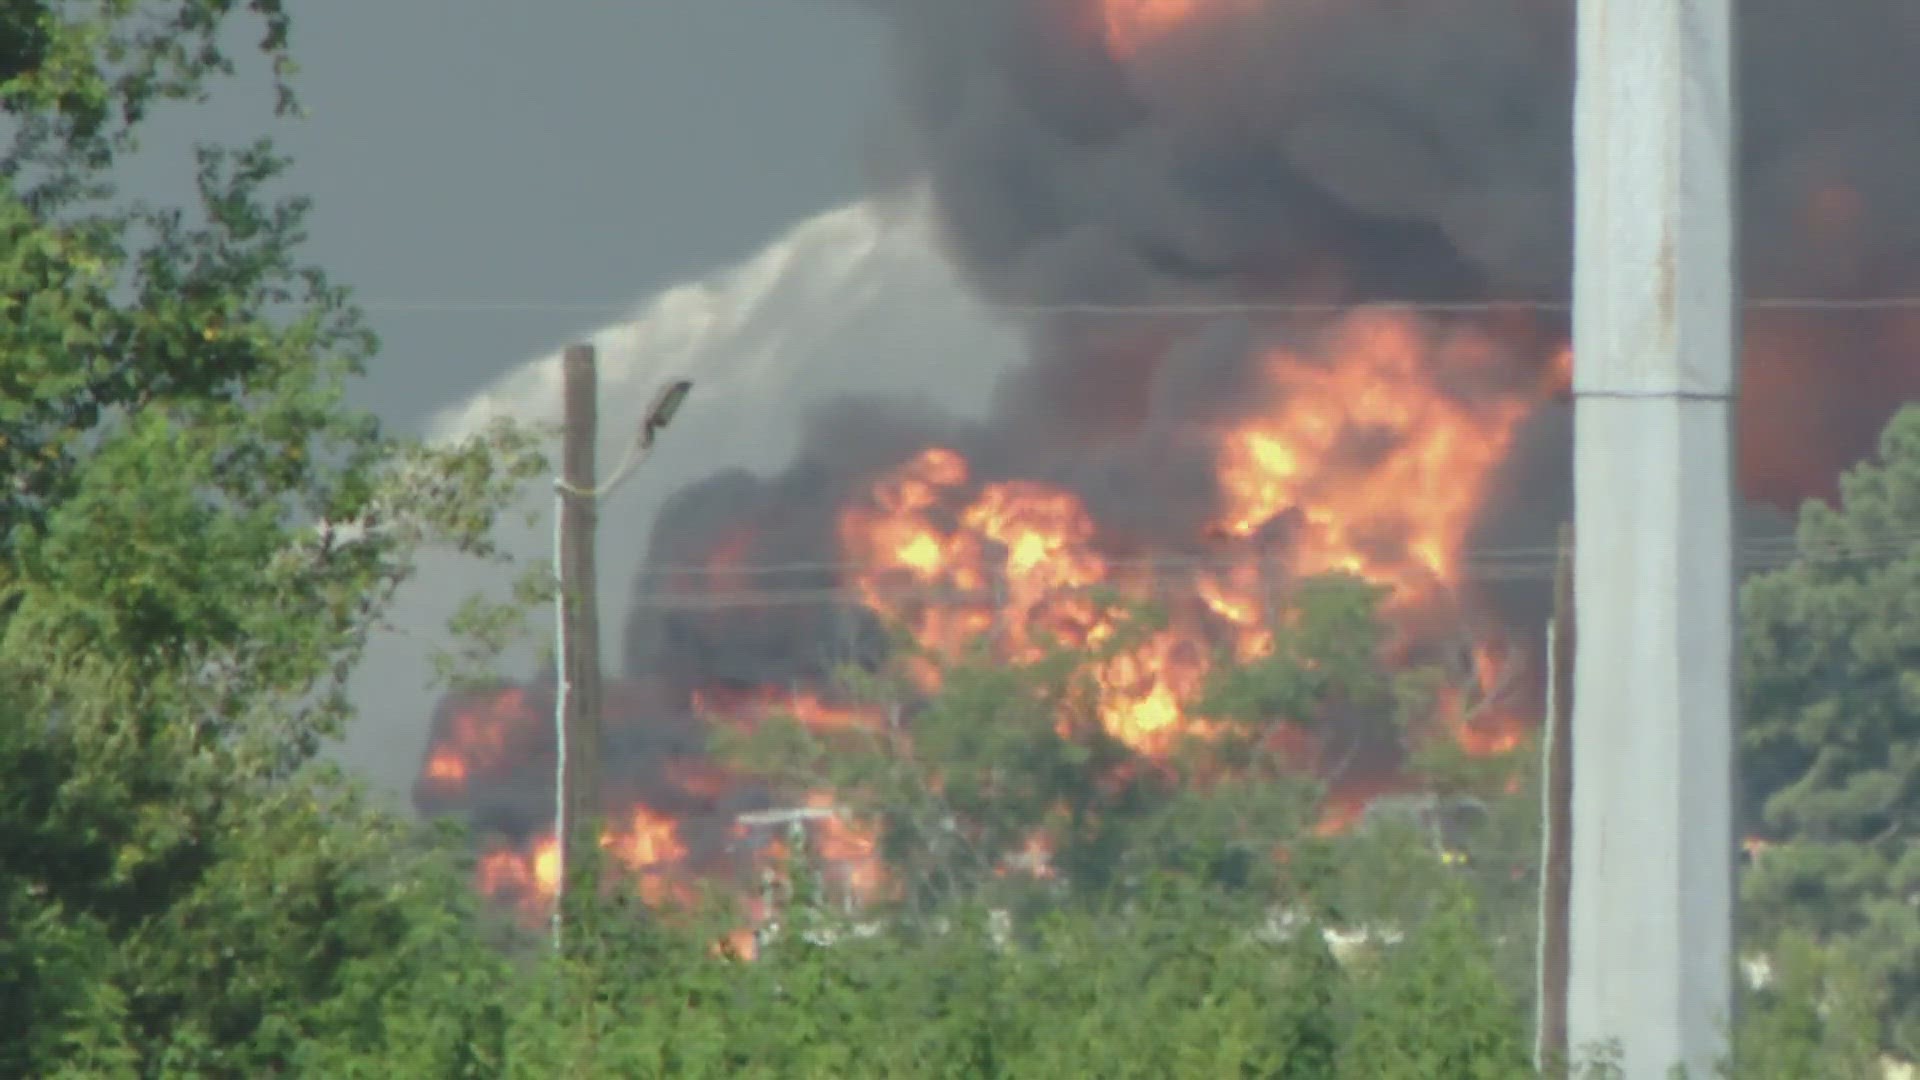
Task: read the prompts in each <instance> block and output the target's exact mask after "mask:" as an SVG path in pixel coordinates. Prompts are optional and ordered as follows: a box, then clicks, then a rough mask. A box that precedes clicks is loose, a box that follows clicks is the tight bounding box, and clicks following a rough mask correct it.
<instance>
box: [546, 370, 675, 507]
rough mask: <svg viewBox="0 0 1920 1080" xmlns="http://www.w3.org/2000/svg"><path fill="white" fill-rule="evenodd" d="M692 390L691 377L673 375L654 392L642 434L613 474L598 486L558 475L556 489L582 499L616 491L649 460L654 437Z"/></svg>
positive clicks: (662, 429) (628, 449) (641, 422)
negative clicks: (578, 482)
mask: <svg viewBox="0 0 1920 1080" xmlns="http://www.w3.org/2000/svg"><path fill="white" fill-rule="evenodd" d="M692 391H693V380H692V379H674V380H672V381H670V382H668V383H667V385H665V386H663V387H661V388H660V392H659V393H657V394H655V395H654V396H653V403H652V404H651V405H648V406H647V411H646V414H645V415H644V416H643V417H642V418H641V420H640V433H639V435H638V436H637V437H635V439H634V440H633V442H632V444H631V445H629V446H628V447H627V453H626V456H625V457H623V458H621V459H620V464H619V466H618V467H616V468H615V469H614V470H613V475H612V476H610V477H608V478H607V481H606V483H603V484H600V485H599V486H597V487H591V488H582V487H577V486H575V485H573V484H569V483H567V482H566V481H565V480H558V479H556V480H555V481H554V482H553V487H554V490H555V491H558V492H561V493H562V494H566V495H572V496H575V497H576V498H582V499H601V498H605V497H606V496H608V495H611V494H613V492H614V489H616V488H618V487H619V486H620V485H621V484H623V483H625V482H626V481H627V479H628V478H629V477H631V476H632V475H633V471H634V470H635V469H637V468H639V467H640V463H641V462H642V461H645V460H646V458H647V452H648V451H649V450H651V449H653V440H654V439H655V438H656V437H658V435H659V434H660V432H661V431H664V430H665V429H666V426H667V425H668V424H670V423H672V422H673V418H674V416H676V415H677V414H678V413H679V412H680V406H681V405H682V404H683V403H684V402H685V401H686V400H687V395H688V394H689V393H691V392H692Z"/></svg>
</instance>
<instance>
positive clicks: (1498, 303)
mask: <svg viewBox="0 0 1920 1080" xmlns="http://www.w3.org/2000/svg"><path fill="white" fill-rule="evenodd" d="M646 303H647V301H632V300H561V299H552V300H548V299H537V298H522V299H510V298H499V299H484V298H457V297H455V298H443V299H428V298H401V297H376V298H369V299H364V300H359V301H355V306H357V307H359V308H361V309H363V310H367V311H385V312H395V313H408V312H412V313H427V314H435V313H438V314H447V313H471V314H484V313H495V312H497V313H554V314H558V313H563V312H578V313H583V314H620V315H625V316H628V317H630V318H634V319H637V318H639V317H641V316H642V315H644V308H645V305H646ZM980 303H981V305H982V306H983V307H984V308H985V309H986V310H987V311H988V312H991V313H1000V314H1013V315H1090V316H1111V317H1134V318H1146V317H1156V316H1227V315H1266V314H1272V315H1287V314H1293V315H1342V314H1348V313H1351V312H1355V311H1363V310H1397V311H1412V312H1419V313H1429V314H1498V313H1543V312H1545V313H1566V312H1569V311H1571V310H1572V308H1573V304H1572V301H1570V300H1554V299H1535V300H1524V299H1520V300H1355V301H1348V302H1339V301H1289V300H1246V301H1232V300H1224V301H1142V302H1134V303H1129V302H1115V301H1092V300H1088V301H1058V302H1046V303H1017V302H1009V303H1000V302H994V301H987V300H982V301H980ZM1743 307H1745V309H1746V310H1748V311H1782V312H1799V311H1809V312H1814V311H1831V312H1861V311H1912V310H1920V296H1879V297H1855V298H1847V297H1824V296H1782V297H1755V298H1753V299H1750V300H1747V301H1745V302H1744V304H1743Z"/></svg>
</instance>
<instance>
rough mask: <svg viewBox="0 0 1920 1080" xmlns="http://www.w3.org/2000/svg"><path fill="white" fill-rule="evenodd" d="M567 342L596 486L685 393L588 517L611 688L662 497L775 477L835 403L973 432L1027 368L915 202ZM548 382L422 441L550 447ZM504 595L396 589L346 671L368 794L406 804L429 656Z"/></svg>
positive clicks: (534, 510) (429, 566)
mask: <svg viewBox="0 0 1920 1080" xmlns="http://www.w3.org/2000/svg"><path fill="white" fill-rule="evenodd" d="M579 340H584V341H590V342H591V343H593V344H594V345H595V346H596V348H597V351H598V356H599V377H600V396H599V400H600V440H599V458H600V462H601V465H602V468H603V469H611V468H612V466H613V465H614V464H615V463H616V462H617V461H618V460H619V459H620V457H621V456H622V454H623V453H624V451H625V450H626V448H627V447H628V446H629V445H630V443H631V441H632V439H633V437H634V434H635V427H636V425H637V423H638V421H639V419H640V416H639V414H640V411H641V410H642V409H644V408H645V407H646V405H647V403H648V401H649V400H650V399H651V398H652V396H653V393H654V391H655V390H656V388H657V387H658V386H659V385H660V384H661V383H662V382H663V381H664V380H666V379H667V378H669V377H672V376H685V377H688V378H691V379H692V380H693V381H694V390H693V393H692V395H691V396H690V397H689V398H688V400H687V403H686V405H685V406H684V407H683V408H682V410H681V412H680V414H679V415H678V416H677V417H675V419H674V422H673V425H672V427H671V428H670V429H669V430H668V431H667V432H665V433H664V434H662V436H661V437H660V441H659V443H658V444H657V445H656V447H655V449H654V452H653V454H652V456H651V457H650V458H649V459H648V461H647V462H646V465H645V467H644V468H643V469H642V470H641V471H640V473H639V474H637V475H636V476H635V477H634V479H633V480H632V481H631V482H630V483H628V484H627V485H626V486H624V487H623V488H621V489H620V491H619V492H618V494H617V495H616V496H615V497H614V498H612V499H610V500H609V501H608V502H607V503H606V504H605V505H603V507H602V509H601V529H600V604H601V619H602V633H601V638H602V642H603V644H604V647H605V649H604V656H603V663H604V664H605V665H606V666H607V668H606V669H607V670H608V671H609V672H616V671H617V670H618V668H617V665H618V658H619V656H620V655H621V648H620V640H621V633H622V629H623V623H624V619H625V614H626V611H627V607H628V603H629V598H630V596H631V590H632V587H633V579H634V574H635V571H637V570H638V569H639V566H640V563H641V560H642V558H643V557H644V556H645V554H646V552H645V544H646V538H647V536H648V535H649V533H650V532H651V529H652V526H653V519H654V515H655V512H656V511H657V509H658V507H659V505H660V503H661V501H662V500H663V499H665V498H666V497H667V496H668V495H671V494H672V493H673V492H674V491H676V490H678V489H679V488H680V487H682V486H684V485H685V484H688V483H691V482H694V481H697V480H699V479H701V478H703V477H705V476H708V475H710V474H712V473H714V472H718V471H720V470H722V469H728V468H739V467H744V468H749V469H753V470H755V471H760V472H772V471H775V470H778V469H780V468H783V467H784V466H786V465H787V464H789V463H790V461H791V459H792V457H793V455H794V452H795V450H796V448H797V446H798V443H799V437H800V431H801V424H802V421H803V420H804V418H805V415H806V413H807V412H808V410H809V409H811V408H812V407H815V406H817V405H821V404H825V403H827V402H830V401H833V400H838V399H844V398H847V397H859V398H868V399H878V400H889V401H908V402H911V401H924V402H927V403H931V404H935V405H938V406H940V407H942V408H943V409H946V410H947V411H949V412H951V413H954V414H956V415H959V416H963V417H978V416H980V415H982V414H984V412H985V410H986V405H987V402H988V398H989V395H990V391H991V389H992V386H993V383H994V381H995V380H996V379H997V377H998V376H999V375H1000V374H1001V373H1002V372H1004V371H1006V370H1007V369H1009V368H1011V367H1013V366H1015V364H1016V363H1017V362H1018V361H1019V360H1020V359H1021V357H1022V343H1021V340H1020V337H1019V334H1018V331H1017V328H1015V327H1012V326H1008V325H1006V324H1005V323H1004V322H1002V321H1000V320H997V319H996V318H995V317H994V316H993V315H991V314H990V313H989V312H988V311H987V310H986V309H985V308H984V307H983V306H982V305H981V304H980V303H979V302H977V301H976V300H974V299H973V298H972V297H970V296H969V295H968V294H967V292H966V290H965V289H964V288H963V286H962V285H961V283H960V282H959V280H958V279H957V278H956V277H955V276H954V274H953V272H952V270H951V269H950V267H949V265H948V264H947V262H946V261H945V260H944V259H943V257H942V255H941V252H940V250H939V244H938V243H937V241H936V239H935V230H934V226H933V224H932V217H931V214H930V212H929V207H928V204H927V201H926V199H925V197H924V196H923V195H917V194H916V195H913V196H911V197H908V198H906V199H903V200H895V201H890V202H877V201H870V202H861V203H855V204H853V205H850V206H846V207H842V208H840V209H836V210H832V211H829V212H827V213H824V214H821V215H819V216H817V217H814V218H811V219H809V220H806V221H803V222H801V223H800V224H799V225H798V226H796V227H795V228H794V229H793V230H791V231H790V232H788V233H787V234H786V235H785V236H783V237H781V238H779V239H778V240H776V241H774V242H773V243H772V244H770V245H769V246H768V247H767V248H766V249H765V250H763V251H762V252H760V253H759V254H758V255H755V256H754V257H752V258H751V259H749V260H747V261H746V262H745V263H743V264H741V265H739V266H737V267H735V268H732V269H730V270H727V271H724V272H722V273H719V274H716V275H713V276H712V277H709V278H706V279H703V280H700V281H696V282H692V283H689V284H685V285H681V286H677V287H675V288H672V289H669V290H667V291H666V292H664V293H662V294H660V295H658V296H655V297H653V298H652V299H650V300H647V301H645V302H643V303H642V304H640V305H638V306H637V307H636V309H635V312H634V314H633V316H632V317H631V318H629V319H625V320H622V321H620V322H618V323H615V324H613V325H610V326H605V327H601V328H599V329H597V330H594V331H591V332H589V333H586V334H583V335H581V336H580V339H579ZM560 371H561V369H560V357H559V353H558V352H557V351H556V352H552V353H548V354H547V355H544V356H540V357H538V358H535V359H533V360H530V361H528V362H527V363H525V364H523V365H521V366H520V367H519V368H517V369H515V370H514V371H511V372H509V373H508V374H507V375H505V376H503V377H502V378H500V379H498V380H496V381H495V382H494V383H493V384H492V385H491V386H488V387H487V388H485V389H483V390H481V391H480V392H479V393H477V394H474V395H473V396H472V397H470V398H468V399H467V400H465V401H461V402H458V403H455V404H452V405H450V406H449V407H447V408H446V409H444V410H442V411H441V412H440V413H438V414H437V415H435V416H434V417H433V418H432V419H431V420H430V421H429V422H428V424H427V429H426V434H427V437H429V438H431V439H436V440H451V439H459V438H461V437H464V436H467V435H470V434H473V433H475V432H478V431H480V430H482V429H484V428H485V427H486V426H487V425H488V424H489V423H491V422H492V421H493V420H494V419H496V418H498V417H502V416H505V417H511V418H514V419H516V420H519V421H521V422H524V423H529V424H534V425H539V426H542V427H545V428H547V429H548V430H557V427H558V422H559V419H560V400H561V385H560V384H561V375H560ZM557 451H558V447H557V444H556V445H555V446H553V447H550V449H549V455H550V457H551V458H552V459H553V460H554V461H556V462H557V461H558V452H557ZM551 502H552V497H551V493H550V491H549V490H548V489H547V488H546V487H545V485H536V486H535V489H534V490H530V491H528V493H527V495H526V498H525V501H524V506H523V509H524V510H525V511H526V512H527V513H526V514H525V515H522V514H514V515H510V516H509V519H508V520H507V521H505V522H503V523H502V532H501V540H502V542H503V543H504V544H505V545H506V546H507V548H508V550H509V551H511V552H512V553H514V554H515V555H516V556H518V557H520V558H523V559H537V560H545V559H548V558H550V557H551V556H550V545H551V536H552V532H551V530H552V524H551V520H550V516H549V515H550V509H549V508H550V505H551ZM528 517H531V519H532V520H531V523H529V521H528V520H527V518H528ZM489 577H491V578H492V579H491V580H489V579H488V578H489ZM506 580H507V576H506V575H505V574H504V573H500V574H493V575H476V574H475V572H474V564H473V563H471V562H470V561H466V560H455V559H453V558H451V557H448V556H442V555H437V554H432V553H429V554H428V555H427V556H426V557H425V558H424V559H423V560H422V564H421V566H420V573H419V576H418V578H417V579H416V580H414V581H413V582H411V583H409V585H408V586H407V588H406V589H405V590H403V592H402V595H401V596H400V598H399V600H398V603H397V604H396V605H395V610H394V612H393V620H394V622H395V623H396V624H397V625H398V626H399V627H401V628H402V630H403V631H405V632H403V633H397V634H393V635H390V636H389V635H383V637H382V640H380V641H379V642H377V643H376V646H375V648H374V649H372V650H371V651H370V655H369V656H368V658H367V659H366V661H365V662H364V663H363V664H362V665H361V667H360V669H359V671H358V672H357V673H356V675H355V680H354V697H355V700H356V702H357V703H358V705H359V707H360V718H359V720H358V722H357V723H356V725H355V727H354V728H353V729H352V730H351V731H349V732H348V734H347V739H346V743H345V746H344V748H343V755H344V757H345V759H346V760H347V761H348V762H349V763H350V764H351V765H353V766H355V767H356V768H357V769H358V770H359V771H360V772H361V774H362V775H363V776H365V777H366V778H367V779H368V780H369V781H370V782H372V783H373V784H374V785H375V786H376V787H377V788H381V789H385V790H388V791H392V792H396V793H397V792H404V791H405V790H407V788H408V786H409V785H410V784H411V782H412V780H413V776H414V773H415V770H416V769H417V767H418V764H419V761H420V754H421V751H422V748H423V746H424V743H425V739H426V734H427V723H428V720H429V717H430V713H431V711H432V708H433V704H434V701H435V700H436V698H437V697H438V691H436V690H434V689H432V688H431V687H430V686H428V685H427V683H428V679H429V676H430V674H431V672H430V665H429V658H430V655H431V648H432V645H433V644H434V643H435V642H438V641H442V640H443V635H441V634H439V633H438V628H439V627H442V626H444V624H445V622H446V619H447V617H448V615H449V614H451V613H452V611H453V609H454V607H455V606H456V605H457V604H458V603H459V602H460V600H461V599H462V598H463V597H465V596H467V595H469V594H470V593H472V592H474V591H475V590H476V589H498V588H500V587H502V586H503V585H504V584H505V582H506ZM543 618H544V616H543ZM536 637H537V641H538V642H544V640H545V638H544V637H543V636H538V635H536ZM534 657H535V652H534V649H533V646H531V645H530V646H529V648H528V649H526V650H525V651H524V652H523V653H522V654H521V655H516V656H513V657H510V658H509V664H510V665H512V666H510V668H509V670H508V671H505V672H503V674H504V675H507V676H510V677H524V676H526V675H528V674H530V673H531V671H532V666H533V663H534Z"/></svg>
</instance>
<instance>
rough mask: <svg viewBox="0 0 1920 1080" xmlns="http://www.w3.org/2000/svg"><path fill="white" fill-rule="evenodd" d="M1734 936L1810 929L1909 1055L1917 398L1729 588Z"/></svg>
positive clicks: (1918, 526) (1915, 775) (1917, 804)
mask: <svg viewBox="0 0 1920 1080" xmlns="http://www.w3.org/2000/svg"><path fill="white" fill-rule="evenodd" d="M1743 618H1744V625H1743V632H1742V639H1741V642H1742V664H1743V689H1744V703H1745V711H1746V721H1745V727H1744V730H1743V740H1742V745H1743V753H1744V757H1743V767H1744V771H1745V784H1746V789H1747V799H1748V804H1747V808H1746V816H1747V819H1748V821H1749V823H1750V825H1749V827H1750V829H1751V830H1752V831H1753V832H1755V833H1756V834H1757V835H1759V836H1760V837H1762V838H1765V839H1767V840H1770V841H1774V843H1772V844H1771V845H1770V846H1768V847H1766V848H1765V849H1764V850H1763V851H1762V852H1761V853H1760V854H1759V855H1758V857H1757V858H1756V859H1755V860H1754V863H1753V865H1752V866H1751V867H1750V868H1749V870H1748V871H1747V873H1746V875H1745V881H1744V884H1743V889H1742V898H1743V909H1742V910H1743V916H1744V918H1745V921H1746V924H1747V929H1748V933H1749V938H1748V940H1749V941H1750V942H1751V945H1750V946H1749V948H1752V949H1759V950H1766V949H1770V948H1773V947H1775V946H1776V943H1777V942H1779V941H1780V940H1781V939H1782V935H1784V934H1788V933H1790V932H1792V933H1798V934H1804V935H1808V936H1810V937H1811V938H1812V939H1813V940H1814V941H1816V942H1819V943H1821V944H1823V945H1824V946H1827V947H1831V948H1833V949H1834V950H1836V951H1837V955H1838V956H1840V957H1842V958H1844V959H1843V962H1844V963H1846V964H1850V965H1854V966H1855V968H1856V969H1857V971H1858V972H1860V973H1861V974H1862V975H1864V976H1865V977H1866V978H1867V986H1868V988H1869V989H1870V990H1871V991H1872V992H1874V993H1877V994H1881V995H1883V996H1884V1000H1885V1002H1886V1010H1885V1012H1884V1014H1883V1016H1884V1018H1885V1020H1886V1029H1885V1031H1884V1038H1885V1040H1886V1044H1887V1045H1888V1046H1889V1047H1890V1048H1893V1049H1895V1050H1897V1051H1898V1052H1899V1053H1900V1055H1901V1056H1903V1057H1906V1058H1908V1059H1909V1060H1911V1059H1913V1058H1914V1057H1916V1056H1920V1019H1917V1018H1920V1008H1916V1006H1920V908H1916V907H1915V906H1914V904H1913V897H1914V896H1915V895H1916V894H1917V893H1920V845H1916V844H1915V840H1916V839H1920V409H1914V408H1908V409H1906V410H1904V411H1902V412H1901V413H1900V414H1899V415H1898V416H1896V417H1895V418H1894V420H1893V421H1892V422H1891V423H1890V424H1889V425H1888V427H1887V429H1886V432H1885V433H1884V435H1883V436H1882V438H1881V442H1880V447H1879V452H1878V455H1877V457H1876V459H1875V460H1872V461H1869V462H1867V463H1865V464H1862V465H1860V466H1859V467H1857V468H1856V469H1854V470H1853V471H1852V472H1851V473H1849V474H1848V475H1847V476H1846V477H1845V478H1844V480H1843V482H1842V484H1841V494H1840V500H1839V504H1838V505H1837V506H1827V505H1824V504H1820V503H1813V504H1809V505H1808V506H1807V507H1806V508H1805V509H1804V510H1802V512H1801V515H1800V523H1799V534H1798V547H1797V554H1796V557H1795V559H1794V561H1793V563H1792V564H1791V565H1789V566H1787V567H1785V568H1784V569H1781V570H1777V571H1774V572H1771V573H1768V574H1764V575H1761V576H1758V577H1756V578H1754V579H1753V580H1751V581H1750V582H1748V584H1747V585H1746V588H1745V591H1744V594H1743Z"/></svg>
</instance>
